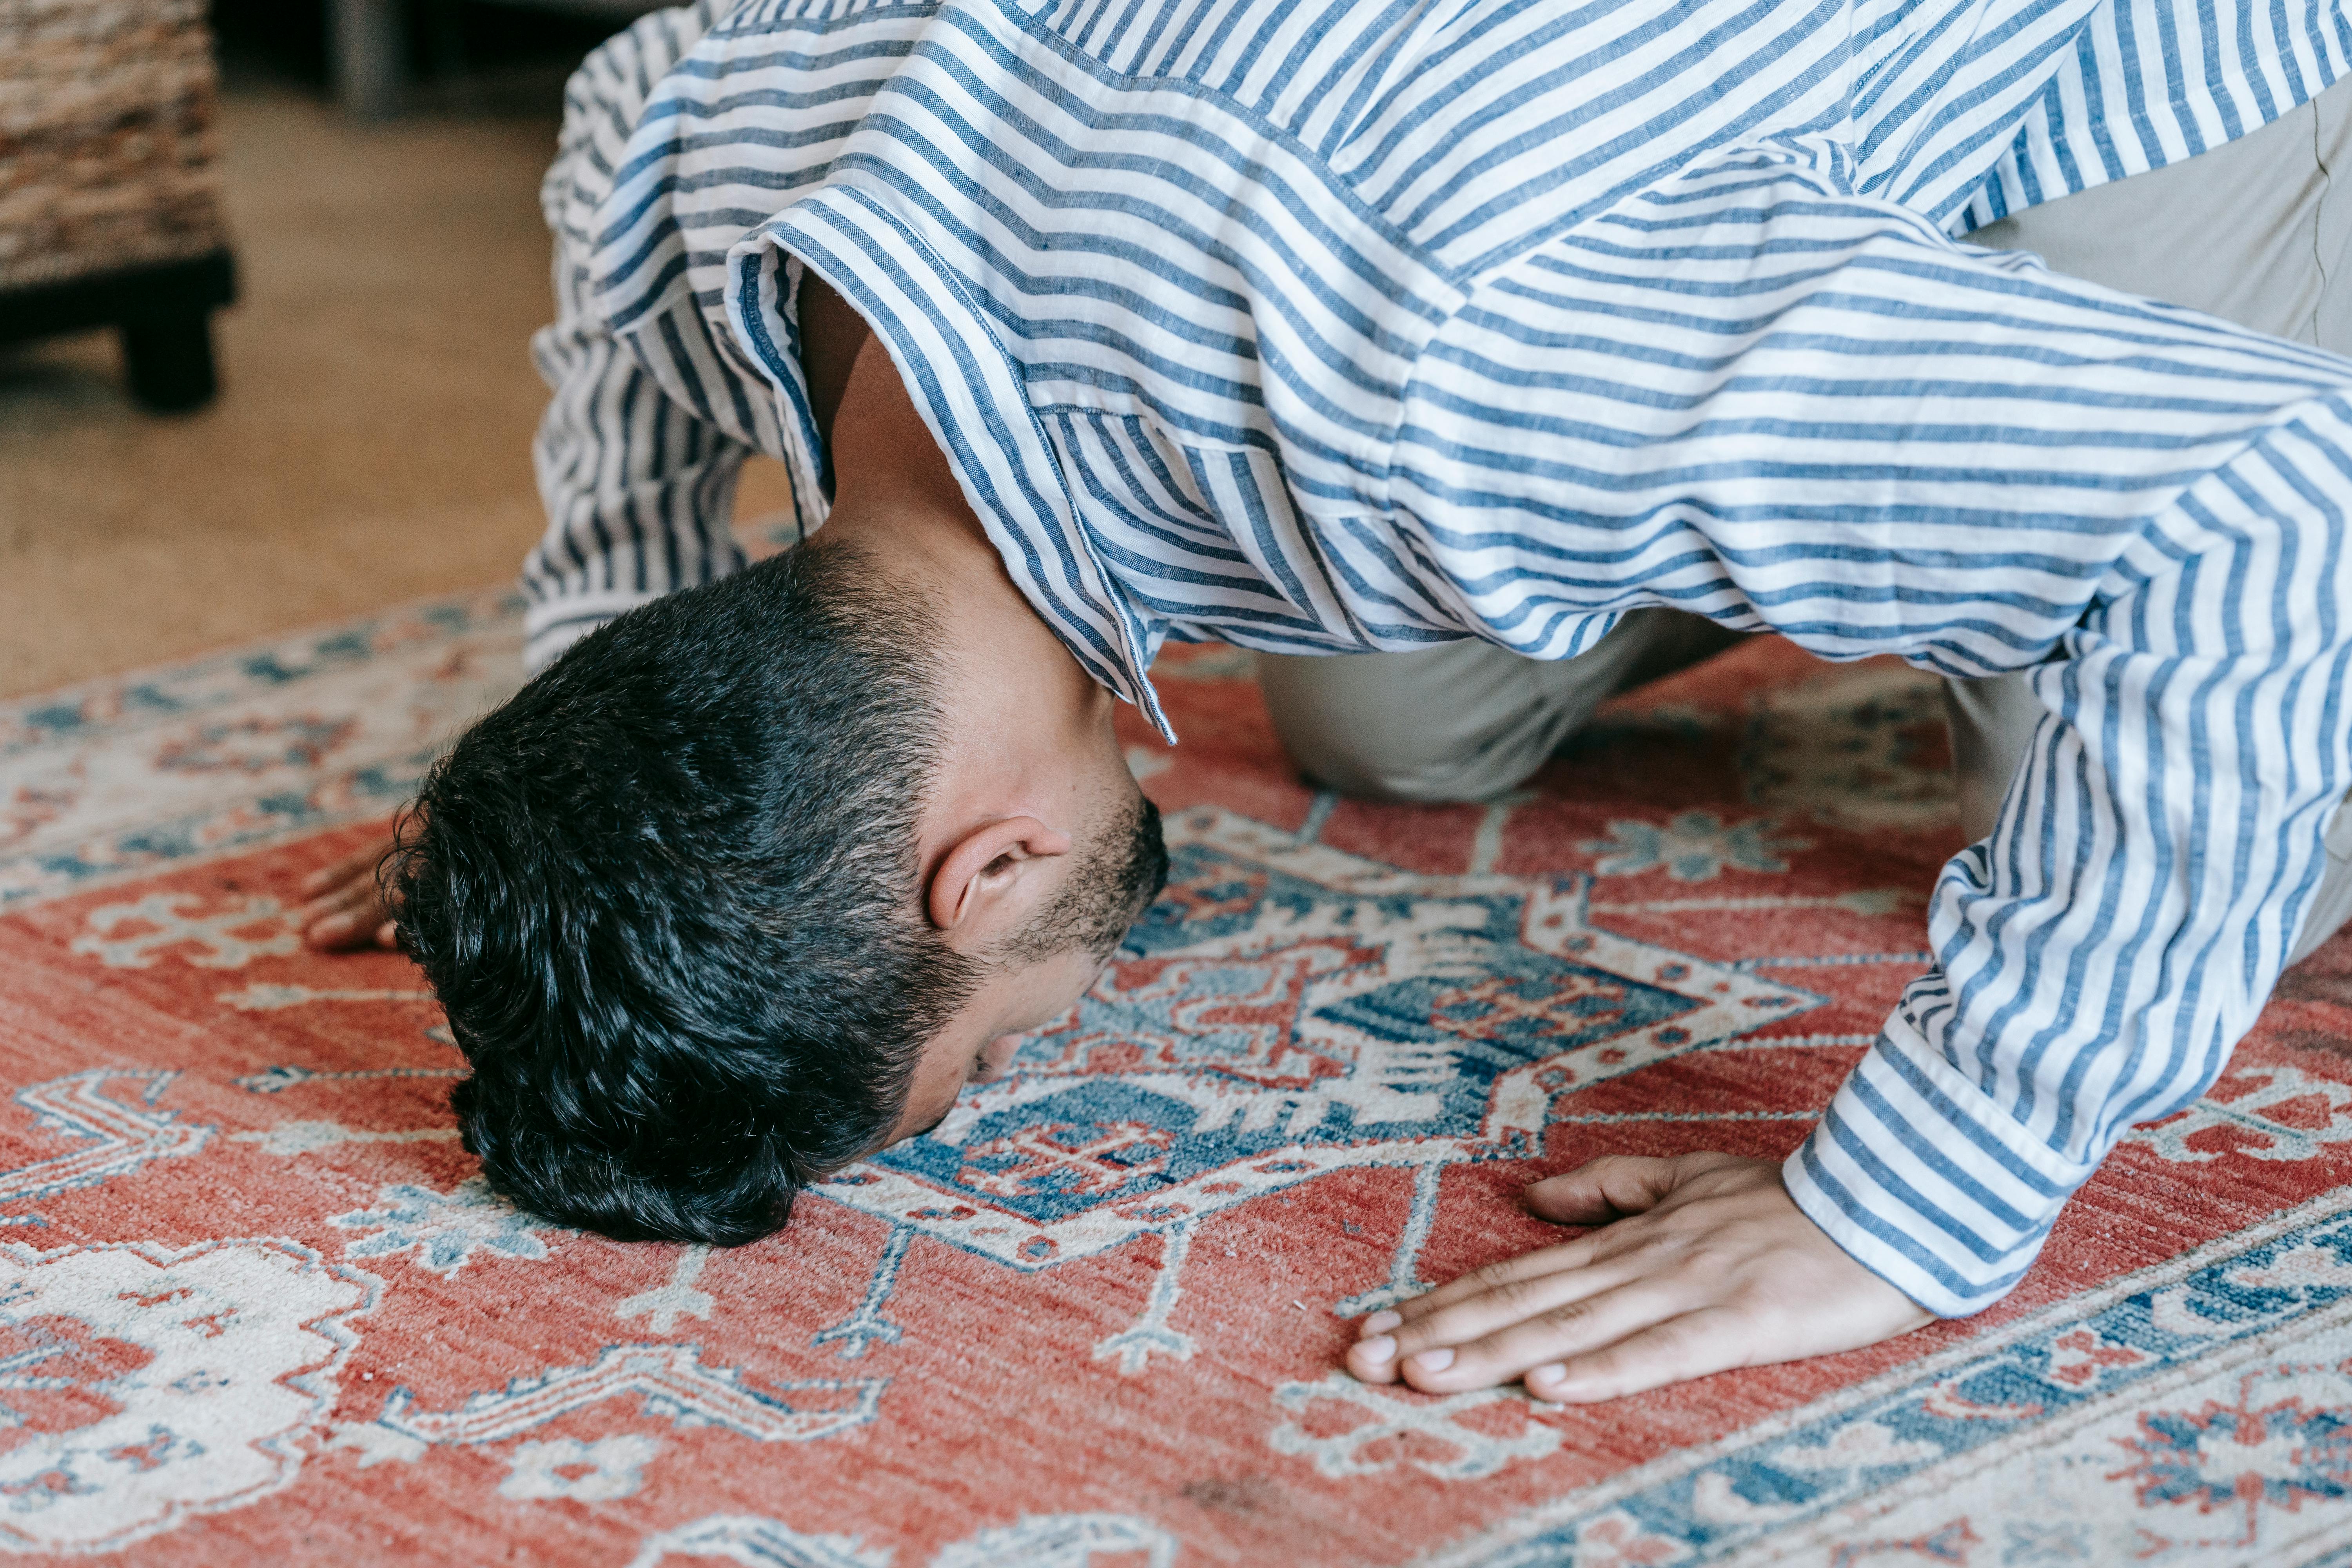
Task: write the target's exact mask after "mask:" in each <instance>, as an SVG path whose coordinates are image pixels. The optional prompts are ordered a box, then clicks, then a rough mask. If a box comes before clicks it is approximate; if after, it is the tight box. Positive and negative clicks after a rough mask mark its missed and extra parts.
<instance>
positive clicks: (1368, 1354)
mask: <svg viewBox="0 0 2352 1568" xmlns="http://www.w3.org/2000/svg"><path fill="white" fill-rule="evenodd" d="M1356 1353H1357V1354H1359V1355H1360V1356H1362V1357H1363V1358H1364V1359H1365V1360H1366V1361H1386V1360H1388V1359H1389V1357H1391V1356H1392V1355H1394V1354H1396V1341H1394V1340H1392V1339H1391V1338H1389V1336H1388V1335H1386V1334H1382V1335H1381V1336H1380V1337H1379V1338H1378V1339H1370V1340H1366V1341H1364V1342H1362V1343H1360V1344H1359V1345H1358V1346H1357V1347H1356Z"/></svg>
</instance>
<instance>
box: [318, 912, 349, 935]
mask: <svg viewBox="0 0 2352 1568" xmlns="http://www.w3.org/2000/svg"><path fill="white" fill-rule="evenodd" d="M310 934H311V935H312V936H323V937H338V936H349V935H351V934H352V917H351V916H349V915H329V916H328V917H327V918H326V919H325V920H322V921H320V922H319V923H318V924H317V925H314V926H312V927H311V928H310Z"/></svg>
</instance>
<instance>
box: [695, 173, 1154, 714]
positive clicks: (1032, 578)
mask: <svg viewBox="0 0 2352 1568" xmlns="http://www.w3.org/2000/svg"><path fill="white" fill-rule="evenodd" d="M894 196H895V193H894V192H891V191H889V190H887V189H880V190H877V189H873V188H870V187H869V186H868V185H866V184H863V183H852V182H851V181H849V180H841V179H836V180H835V181H834V182H832V183H828V184H825V185H824V186H821V187H820V188H818V189H817V190H815V191H814V192H812V193H811V194H809V195H807V196H804V197H803V198H802V199H801V200H800V201H798V202H795V203H794V204H793V205H791V206H789V207H787V208H785V209H784V210H783V211H782V212H780V213H778V214H776V215H775V216H773V217H772V218H770V219H769V220H768V221H767V222H766V223H764V224H761V226H759V227H757V228H755V229H753V230H751V232H750V233H748V234H746V235H745V236H744V237H742V238H741V239H740V240H739V241H737V243H736V244H735V246H734V247H733V249H732V250H731V251H730V253H729V255H728V268H727V302H726V309H727V318H728V322H729V325H730V329H731V330H732V331H733V332H734V334H735V335H736V337H737V339H738V340H739V342H740V343H741V344H742V346H743V348H744V349H745V351H746V352H748V353H750V355H751V358H752V359H753V360H754V362H755V363H757V364H758V365H759V366H760V368H761V372H762V374H765V376H766V377H767V379H768V380H769V381H770V382H771V383H772V384H773V385H774V387H775V390H776V395H777V397H778V402H779V406H780V411H781V412H782V414H783V416H784V417H783V418H782V425H783V426H784V429H785V435H786V447H787V452H786V454H785V457H786V461H787V462H788V463H789V464H791V466H792V468H793V484H794V486H795V488H799V487H802V486H803V485H805V486H812V487H813V486H814V485H815V484H816V482H817V477H818V476H819V475H820V474H821V473H822V472H823V471H824V463H823V458H822V454H823V450H824V448H823V444H822V441H821V440H820V438H819V437H818V434H817V428H816V421H815V417H814V414H813V412H812V410H811V409H810V406H809V402H808V392H807V385H806V382H805V379H804V377H803V373H802V370H801V364H800V334H799V323H798V310H797V303H798V300H797V293H798V286H799V283H800V280H801V276H802V274H801V272H800V270H799V269H798V268H794V267H793V265H792V263H793V262H797V263H798V264H799V268H806V269H809V270H813V271H814V272H815V273H816V275H817V276H818V277H819V278H820V279H823V280H824V282H825V283H827V284H829V285H831V286H832V287H833V288H834V289H835V290H836V291H838V292H839V293H840V295H841V297H842V298H843V299H844V300H847V301H848V302H849V304H850V305H851V306H852V307H853V308H855V309H856V310H857V312H858V313H859V314H860V315H862V316H864V317H865V318H866V322H867V324H868V325H869V326H870V327H871V328H872V329H873V331H874V334H875V336H876V337H877V339H879V340H880V341H881V342H882V344H883V346H884V347H885V348H886V349H887V351H888V352H889V354H890V358H891V361H892V363H894V364H896V365H897V367H898V374H900V376H902V377H903V378H904V379H905V381H906V384H907V388H908V393H909V394H910V395H912V397H913V401H914V404H915V406H916V408H917V409H918V410H919V412H920V413H921V415H922V416H923V422H924V423H925V424H926V425H928V426H929V427H930V430H931V434H932V436H933V437H935V438H936V439H937V440H938V441H939V443H940V449H941V450H943V451H944V452H945V453H946V454H947V457H948V461H949V464H950V467H951V468H953V469H954V470H955V475H956V479H957V480H958V482H960V483H961V485H962V487H963V492H964V498H965V499H966V500H968V501H970V502H971V508H972V510H973V511H974V512H975V513H976V514H977V515H978V516H979V518H980V521H981V525H982V527H983V528H984V529H986V530H987V532H988V537H989V540H990V542H992V543H993V544H994V545H995V546H996V549H997V552H998V553H999V554H1000V555H1002V556H1003V560H1004V564H1005V569H1006V571H1007V572H1009V573H1010V574H1012V577H1013V583H1014V584H1016V585H1017V586H1018V587H1019V588H1020V590H1021V592H1022V594H1023V595H1024V596H1025V597H1026V598H1027V599H1028V601H1029V604H1030V605H1031V607H1032V608H1034V610H1035V611H1036V612H1037V614H1038V615H1039V616H1043V617H1044V618H1045V624H1046V625H1047V626H1051V627H1053V629H1054V631H1055V635H1057V636H1058V637H1060V638H1061V639H1062V641H1063V643H1064V644H1065V645H1066V646H1067V647H1068V648H1069V650H1070V652H1071V653H1072V654H1073V655H1074V656H1075V657H1076V658H1077V660H1078V662H1079V664H1080V665H1081V666H1083V667H1084V668H1086V670H1087V673H1088V674H1090V675H1092V676H1093V677H1094V678H1095V679H1097V680H1098V681H1100V682H1101V683H1102V684H1103V685H1105V686H1107V687H1108V688H1109V689H1111V690H1112V691H1114V692H1116V693H1118V695H1119V696H1121V697H1123V698H1125V699H1127V700H1129V701H1130V702H1132V703H1134V704H1135V705H1136V706H1137V707H1138V708H1139V709H1141V710H1143V713H1144V715H1145V716H1146V717H1147V718H1149V719H1150V721H1151V722H1152V724H1153V725H1154V727H1156V728H1157V729H1158V730H1159V731H1160V734H1161V735H1162V736H1164V737H1165V738H1166V739H1167V740H1168V741H1170V742H1174V740H1175V739H1176V735H1175V731H1173V730H1171V728H1170V727H1169V724H1168V719H1167V715H1166V714H1165V713H1164V712H1163V711H1162V710H1161V708H1160V698H1159V694H1158V693H1157V692H1156V691H1155V690H1154V689H1152V686H1151V681H1150V677H1149V676H1148V675H1147V674H1146V671H1147V670H1148V669H1149V668H1150V663H1151V657H1152V654H1153V653H1154V652H1155V651H1157V646H1158V643H1159V640H1160V637H1161V636H1162V635H1164V628H1162V627H1160V626H1156V625H1155V624H1153V623H1150V622H1148V621H1147V620H1146V619H1145V618H1144V617H1143V616H1141V615H1139V613H1138V612H1137V611H1136V609H1135V608H1134V606H1133V605H1131V604H1130V603H1129V599H1128V597H1127V595H1125V594H1124V593H1122V592H1121V591H1120V590H1119V589H1118V586H1117V584H1116V582H1115V580H1114V579H1113V578H1112V576H1111V574H1109V573H1108V571H1107V570H1105V568H1104V565H1103V563H1102V561H1101V559H1100V557H1099V556H1098V555H1097V553H1096V550H1095V545H1094V541H1093V539H1092V538H1091V537H1090V536H1089V535H1088V533H1087V529H1086V526H1085V523H1084V521H1083V520H1082V518H1081V517H1080V516H1079V513H1078V509H1077V506H1076V503H1075V501H1074V500H1072V497H1071V494H1070V490H1069V487H1068V485H1067V484H1066V482H1065V479H1064V477H1063V473H1062V468H1061V463H1060V461H1059V459H1058V458H1057V457H1056V456H1055V451H1054V447H1053V444H1052V442H1051V441H1049V440H1048V439H1047V437H1046V435H1045V430H1044V429H1043V428H1042V427H1041V426H1039V424H1038V422H1037V416H1036V414H1035V412H1034V409H1033V408H1032V407H1031V405H1030V403H1029V399H1028V396H1027V393H1026V389H1025V388H1024V384H1023V382H1022V379H1021V376H1020V374H1019V373H1018V371H1017V370H1016V368H1015V367H1014V365H1013V363H1012V361H1011V360H1010V358H1009V357H1008V356H1007V355H1006V354H1005V353H1004V351H1003V347H1002V345H1000V344H999V343H998V342H997V340H996V336H995V334H994V333H993V332H992V331H990V330H989V327H988V323H987V320H986V318H985V316H984V315H983V313H982V310H981V309H980V307H979V305H978V303H977V302H976V301H975V300H973V299H972V298H971V293H970V291H969V289H967V288H966V286H965V284H964V283H963V281H962V280H961V279H959V278H957V277H956V276H955V274H954V273H953V272H952V271H951V270H950V268H948V267H947V266H946V265H945V264H944V263H943V262H941V261H940V258H939V257H938V255H937V254H936V253H935V252H934V250H933V249H932V247H930V246H929V245H928V244H927V243H925V241H924V239H923V237H922V236H921V234H920V232H919V220H917V219H916V218H915V215H911V214H909V213H908V212H906V211H904V210H903V209H902V208H901V207H900V205H898V202H897V201H895V200H894V199H893V198H894ZM788 307H790V308H788ZM809 493H814V490H812V491H810V492H809Z"/></svg>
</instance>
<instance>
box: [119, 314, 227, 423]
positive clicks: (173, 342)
mask: <svg viewBox="0 0 2352 1568" xmlns="http://www.w3.org/2000/svg"><path fill="white" fill-rule="evenodd" d="M122 363H123V365H124V367H125V368H126V369H127V370H128V371H129V372H130V381H131V396H133V397H135V398H137V399H138V400H139V403H140V405H141V406H142V407H144V408H146V409H147V410H148V411H149V412H150V413H153V414H181V413H185V412H186V411H187V410H189V409H191V408H201V407H203V406H204V405H205V404H207V403H210V402H211V401H212V400H213V394H214V393H215V392H217V391H219V390H220V382H219V380H218V379H217V377H216V376H215V374H214V372H213V320H212V313H211V312H210V311H208V310H196V311H191V312H190V313H188V314H186V315H182V316H163V317H157V318H154V319H152V320H149V321H125V322H123V323H122Z"/></svg>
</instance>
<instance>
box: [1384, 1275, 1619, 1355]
mask: <svg viewBox="0 0 2352 1568" xmlns="http://www.w3.org/2000/svg"><path fill="white" fill-rule="evenodd" d="M1464 1278H1465V1279H1468V1278H1470V1277H1469V1276H1465V1277H1464ZM1627 1278H1628V1273H1627V1271H1626V1270H1625V1269H1623V1268H1570V1269H1566V1270H1562V1271H1558V1272H1552V1273H1546V1274H1537V1275H1533V1276H1529V1277H1522V1278H1518V1279H1505V1280H1502V1281H1500V1282H1497V1283H1494V1284H1491V1285H1490V1286H1488V1288H1487V1289H1483V1290H1480V1291H1478V1292H1477V1293H1475V1294H1474V1295H1468V1296H1462V1295H1456V1296H1454V1297H1453V1298H1452V1299H1450V1300H1447V1301H1445V1302H1443V1303H1441V1304H1439V1305H1437V1306H1435V1307H1432V1306H1430V1305H1429V1303H1431V1302H1432V1301H1434V1300H1436V1293H1435V1292H1433V1293H1432V1294H1431V1295H1428V1296H1423V1297H1421V1298H1420V1299H1419V1300H1414V1301H1410V1302H1406V1303H1403V1306H1404V1307H1407V1308H1417V1309H1419V1310H1417V1311H1415V1312H1413V1313H1412V1314H1411V1315H1409V1316H1408V1315H1407V1314H1406V1313H1405V1312H1403V1311H1402V1310H1398V1311H1389V1312H1376V1313H1374V1314H1373V1315H1372V1316H1371V1317H1370V1318H1367V1319H1365V1320H1364V1323H1363V1330H1364V1332H1363V1337H1362V1338H1360V1340H1359V1341H1358V1342H1357V1343H1356V1344H1355V1345H1354V1346H1353V1347H1352V1348H1351V1349H1350V1350H1349V1352H1348V1369H1349V1371H1350V1372H1352V1373H1355V1374H1356V1375H1357V1376H1358V1377H1359V1378H1360V1379H1362V1380H1363V1381H1364V1382H1366V1383H1393V1382H1395V1381H1396V1379H1397V1378H1398V1376H1399V1375H1400V1374H1401V1373H1402V1372H1406V1371H1410V1370H1412V1367H1413V1366H1414V1365H1416V1364H1429V1363H1427V1360H1426V1358H1428V1357H1430V1356H1432V1355H1437V1356H1439V1357H1440V1359H1441V1361H1442V1359H1443V1357H1444V1355H1445V1354H1450V1353H1451V1352H1453V1351H1454V1350H1455V1349H1457V1348H1459V1347H1462V1346H1465V1345H1469V1344H1473V1343H1475V1342H1478V1341H1479V1340H1481V1339H1482V1338H1484V1337H1485V1336H1486V1335H1488V1334H1493V1333H1497V1332H1499V1331H1504V1330H1507V1329H1508V1328H1509V1327H1510V1326H1511V1325H1513V1324H1516V1323H1520V1322H1523V1321H1530V1320H1537V1319H1540V1318H1544V1317H1547V1316H1549V1315H1552V1314H1565V1315H1572V1314H1573V1313H1574V1312H1576V1311H1577V1310H1579V1307H1578V1304H1579V1303H1580V1302H1583V1301H1585V1300H1588V1299H1590V1298H1591V1297H1595V1296H1598V1295H1600V1294H1601V1292H1603V1291H1605V1290H1609V1289H1613V1288H1615V1287H1617V1286H1620V1285H1622V1284H1624V1283H1625V1281H1626V1279H1627ZM1463 1282H1464V1281H1463V1280H1456V1281H1454V1283H1455V1284H1456V1285H1460V1284H1462V1283H1463ZM1539 1359H1540V1358H1539ZM1534 1364H1535V1363H1533V1362H1530V1363H1528V1365H1530V1366H1532V1365H1534ZM1432 1370H1442V1368H1439V1367H1435V1366H1433V1367H1432ZM1524 1370H1525V1368H1517V1369H1514V1370H1513V1371H1511V1372H1507V1373H1500V1374H1498V1378H1500V1377H1511V1376H1516V1375H1517V1373H1518V1372H1520V1371H1524ZM1496 1380H1497V1379H1490V1380H1489V1381H1496Z"/></svg>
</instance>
